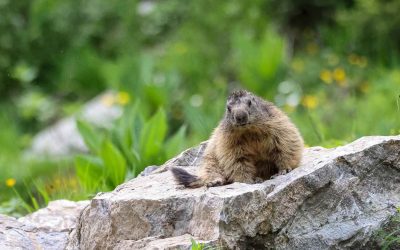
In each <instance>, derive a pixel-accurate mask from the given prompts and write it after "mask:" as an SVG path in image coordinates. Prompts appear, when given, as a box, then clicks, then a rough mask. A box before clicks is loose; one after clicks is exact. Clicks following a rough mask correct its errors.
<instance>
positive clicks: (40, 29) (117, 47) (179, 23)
mask: <svg viewBox="0 0 400 250" xmlns="http://www.w3.org/2000/svg"><path fill="white" fill-rule="evenodd" d="M399 11H400V4H399V2H398V1H394V0H390V1H383V0H340V1H331V0H329V1H293V0H283V1H276V0H254V1H241V0H232V1H211V0H205V1H198V0H188V1H182V0H169V1H157V0H154V1H151V0H146V1H139V0H121V1H101V0H87V1H81V0H71V1H61V0H52V1H50V0H32V1H27V0H21V1H11V0H0V16H1V18H0V32H1V34H2V35H1V36H0V95H1V101H0V142H1V143H2V147H1V149H0V192H1V193H2V196H1V199H0V202H1V204H2V205H0V208H1V209H3V210H1V211H5V212H6V213H9V214H23V213H25V212H27V211H32V210H34V209H36V208H37V207H40V206H43V205H45V204H46V203H47V202H48V201H49V200H53V199H57V198H69V199H82V198H87V196H88V195H90V194H93V192H96V191H98V190H100V189H102V188H103V187H104V190H106V189H110V188H113V187H114V186H115V185H117V184H118V183H120V182H121V181H124V180H125V179H129V178H132V177H133V176H136V175H137V174H138V173H139V172H140V171H141V170H142V169H143V168H144V167H145V166H147V165H153V164H161V163H162V162H163V161H165V160H166V159H168V158H170V157H171V156H172V155H173V154H175V153H176V152H178V151H179V150H180V149H181V148H182V147H189V146H192V145H195V144H198V143H199V142H200V141H202V140H205V139H207V138H208V136H209V135H210V133H211V131H212V129H213V128H214V127H215V126H216V125H217V123H218V121H219V119H221V117H222V114H223V112H224V104H225V98H226V96H227V94H228V92H229V91H231V90H232V89H233V88H240V87H243V88H246V89H248V90H251V91H253V92H255V93H256V94H258V95H260V96H262V97H264V98H267V99H269V100H271V101H273V102H275V103H276V104H277V105H278V106H279V107H281V108H282V109H283V110H284V111H286V112H287V113H288V114H289V116H290V117H291V118H292V119H293V121H294V122H295V123H296V124H297V125H298V126H299V129H300V130H301V132H302V134H303V136H304V138H305V142H306V144H307V145H309V146H312V145H323V146H328V147H333V146H337V145H341V144H344V143H347V142H349V141H351V140H354V139H356V138H358V137H360V136H363V135H372V134H380V135H388V134H399V133H400V127H399V124H400V104H399V103H400V97H399V94H400V93H399V92H396V90H398V89H399V88H400V69H399V62H398V58H399V56H400V55H399V50H400V37H399V34H400V32H398V31H399V30H398V29H399V27H400V23H399V22H400V19H399V15H398V14H397V13H398V12H399ZM366 31H368V32H366ZM106 89H113V90H115V91H117V93H119V94H118V95H119V96H118V98H117V99H115V100H114V99H113V100H109V101H112V102H113V103H114V104H116V105H121V106H124V114H123V116H122V118H121V119H120V120H118V121H117V122H115V123H114V125H113V126H112V127H111V128H109V129H104V128H94V127H93V126H92V125H89V124H87V123H85V122H80V123H79V127H80V132H81V133H82V135H83V136H84V138H85V142H86V144H87V146H88V147H89V149H90V154H89V155H84V156H76V157H75V156H74V157H71V158H67V159H48V158H44V159H42V158H38V159H31V158H27V157H25V156H24V154H23V151H24V150H25V149H26V148H27V147H29V145H30V141H31V138H32V136H33V135H34V134H36V133H37V132H38V131H40V130H41V129H43V128H45V127H46V126H48V125H50V124H52V123H54V122H55V121H57V120H58V119H60V118H62V117H65V116H68V115H72V114H76V113H77V112H78V111H79V110H80V108H81V106H82V104H83V103H84V102H86V101H87V100H89V99H91V98H92V97H94V96H96V95H97V94H99V93H100V92H102V91H103V90H106ZM161 110H162V111H161ZM184 128H185V129H184ZM145 138H146V139H147V140H145ZM110 158H113V159H119V160H118V161H116V162H114V161H113V162H111V161H110V160H109V159H110ZM109 168H115V169H118V171H110V170H107V169H109ZM97 169H98V170H101V171H99V172H96V171H95V170H97ZM96 174H98V175H96ZM97 179H99V181H100V180H101V181H100V182H101V183H99V182H92V181H93V180H97ZM21 204H22V205H21ZM14 208H15V209H14Z"/></svg>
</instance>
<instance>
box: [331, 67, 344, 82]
mask: <svg viewBox="0 0 400 250" xmlns="http://www.w3.org/2000/svg"><path fill="white" fill-rule="evenodd" d="M333 79H335V81H337V82H338V84H339V85H340V86H342V85H343V83H344V81H345V80H346V72H345V71H344V69H343V68H336V69H335V70H334V71H333Z"/></svg>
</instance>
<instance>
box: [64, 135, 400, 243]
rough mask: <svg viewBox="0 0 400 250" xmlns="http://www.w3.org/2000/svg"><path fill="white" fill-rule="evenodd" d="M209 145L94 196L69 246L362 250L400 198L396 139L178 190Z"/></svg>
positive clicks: (364, 142)
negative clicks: (252, 179)
mask: <svg viewBox="0 0 400 250" xmlns="http://www.w3.org/2000/svg"><path fill="white" fill-rule="evenodd" d="M204 147H205V144H202V145H201V146H199V147H197V148H193V149H189V150H187V151H185V152H183V153H182V154H181V155H179V156H178V157H177V158H174V159H172V160H170V161H169V162H167V163H166V164H164V165H163V166H161V167H160V168H159V169H157V170H155V171H153V172H152V173H150V174H149V175H147V176H140V177H138V178H136V179H133V180H131V181H129V182H127V183H124V184H122V185H120V186H118V187H117V188H116V189H115V190H114V191H112V192H109V193H101V194H98V195H97V196H96V197H95V198H94V199H92V200H91V202H90V205H89V206H88V207H86V208H85V209H84V210H83V212H82V214H81V217H80V220H79V223H78V225H77V227H76V228H75V229H74V230H73V232H72V233H71V234H70V238H69V242H68V246H67V248H68V249H189V248H190V240H191V239H194V240H196V241H198V242H204V243H205V244H206V245H214V246H220V247H222V248H228V249H265V248H274V249H349V248H351V249H367V248H375V247H377V242H376V240H375V238H374V237H373V236H374V235H375V233H376V232H377V231H379V230H380V229H381V228H383V227H384V226H385V225H387V224H388V223H389V222H390V220H391V218H392V217H393V216H394V215H395V214H396V206H399V205H400V136H391V137H389V136H388V137H379V136H376V137H363V138H361V139H359V140H357V141H355V142H353V143H351V144H348V145H346V146H342V147H338V148H334V149H325V148H321V147H313V148H308V149H306V150H305V152H304V157H303V161H302V164H301V167H299V168H297V169H295V170H293V171H292V172H290V173H289V174H286V175H283V176H279V177H277V178H276V179H273V180H268V181H265V182H264V183H260V184H253V185H250V184H243V183H233V184H230V185H226V186H221V187H212V188H208V189H207V188H205V187H203V188H197V189H182V188H181V187H178V186H177V185H176V184H175V183H174V181H173V177H172V175H171V173H170V171H167V170H168V169H169V168H170V167H171V166H179V167H183V168H186V169H187V170H188V171H190V172H195V171H196V168H197V167H198V164H199V162H200V161H201V155H202V153H203V151H204Z"/></svg>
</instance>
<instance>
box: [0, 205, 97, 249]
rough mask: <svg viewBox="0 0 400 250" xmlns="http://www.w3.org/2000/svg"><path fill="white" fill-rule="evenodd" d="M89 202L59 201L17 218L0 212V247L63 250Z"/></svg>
mask: <svg viewBox="0 0 400 250" xmlns="http://www.w3.org/2000/svg"><path fill="white" fill-rule="evenodd" d="M88 203H89V202H88V201H80V202H72V201H67V200H59V201H53V202H50V203H49V205H48V207H46V208H43V209H40V210H38V211H36V212H34V213H32V214H30V215H27V216H25V217H22V218H19V219H18V220H17V219H15V218H12V217H8V216H5V215H0V249H64V248H65V247H66V245H67V239H68V235H69V233H70V232H71V231H72V229H73V228H75V225H76V222H77V218H78V216H79V214H80V212H81V211H82V209H83V208H84V207H85V206H87V205H88Z"/></svg>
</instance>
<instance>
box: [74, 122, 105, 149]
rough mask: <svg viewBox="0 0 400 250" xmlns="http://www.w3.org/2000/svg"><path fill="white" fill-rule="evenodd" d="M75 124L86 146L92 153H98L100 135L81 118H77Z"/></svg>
mask: <svg viewBox="0 0 400 250" xmlns="http://www.w3.org/2000/svg"><path fill="white" fill-rule="evenodd" d="M76 125H77V128H78V130H79V133H80V134H81V136H82V138H83V141H84V142H85V144H86V146H87V147H88V148H89V149H90V151H91V152H92V153H94V154H96V153H98V152H99V150H100V145H101V141H102V137H101V136H99V134H98V133H96V131H95V129H94V128H93V127H92V126H91V125H90V124H89V123H87V122H85V121H83V120H77V121H76Z"/></svg>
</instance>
